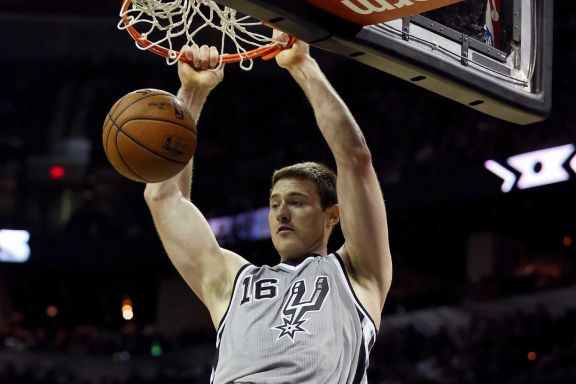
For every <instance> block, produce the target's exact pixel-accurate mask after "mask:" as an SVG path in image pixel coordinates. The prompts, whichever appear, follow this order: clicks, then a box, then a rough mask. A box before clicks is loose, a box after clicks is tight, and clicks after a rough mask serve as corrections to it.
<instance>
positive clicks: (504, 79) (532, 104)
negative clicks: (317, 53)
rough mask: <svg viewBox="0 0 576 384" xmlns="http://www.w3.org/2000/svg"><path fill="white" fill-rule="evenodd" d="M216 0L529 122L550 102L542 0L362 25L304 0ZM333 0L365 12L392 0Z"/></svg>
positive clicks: (486, 2) (481, 0)
mask: <svg viewBox="0 0 576 384" xmlns="http://www.w3.org/2000/svg"><path fill="white" fill-rule="evenodd" d="M216 1H217V2H218V3H220V4H223V5H226V6H228V7H230V8H233V9H236V10H238V11H240V12H242V13H245V14H249V15H251V16H254V17H256V18H258V19H260V20H263V21H265V22H266V23H268V24H271V25H274V26H276V27H277V28H278V29H281V30H283V31H284V32H287V33H289V34H292V35H294V36H296V37H297V38H299V39H301V40H304V41H306V42H308V43H310V44H312V45H314V46H316V47H318V48H321V49H325V50H327V51H331V52H334V53H336V54H339V55H342V56H346V57H349V58H350V59H353V60H356V61H359V62H362V63H364V64H367V65H369V66H372V67H375V68H378V69H380V70H382V71H384V72H387V73H390V74H392V75H394V76H397V77H399V78H401V79H404V80H406V81H408V82H411V83H414V84H416V85H418V86H420V87H423V88H425V89H428V90H430V91H432V92H435V93H438V94H440V95H443V96H445V97H448V98H450V99H452V100H455V101H457V102H459V103H462V104H464V105H467V106H469V107H471V108H473V109H475V110H478V111H480V112H483V113H486V114H489V115H492V116H494V117H497V118H499V119H502V120H506V121H510V122H514V123H517V124H530V123H534V122H537V121H540V120H543V119H544V118H546V116H547V115H548V113H549V112H550V109H551V86H552V85H551V84H552V83H551V78H552V73H551V72H552V25H553V24H552V23H553V20H552V15H553V8H552V7H553V1H550V0H466V1H464V2H461V3H457V4H453V5H448V6H445V7H443V8H440V9H437V10H434V11H430V12H426V13H423V14H420V15H413V16H408V17H404V18H402V19H398V20H392V21H387V22H382V23H378V24H372V25H366V26H363V25H360V24H357V23H353V22H350V21H348V20H344V19H342V18H339V17H336V16H334V15H333V14H331V13H328V12H326V11H324V10H321V9H319V8H318V7H316V6H314V5H312V4H311V3H310V2H308V1H307V0H216ZM324 1H325V2H328V0H324ZM334 1H336V0H334ZM339 1H340V2H341V3H344V2H348V3H351V4H352V3H354V2H355V3H354V4H356V6H357V7H364V8H362V12H368V13H370V12H377V11H378V7H377V6H376V5H375V4H381V5H382V4H384V3H386V4H390V3H393V1H384V0H371V1H368V0H339ZM315 2H318V0H315ZM399 2H402V3H412V2H411V1H406V0H401V1H399ZM370 5H371V6H372V8H370ZM380 8H382V7H380Z"/></svg>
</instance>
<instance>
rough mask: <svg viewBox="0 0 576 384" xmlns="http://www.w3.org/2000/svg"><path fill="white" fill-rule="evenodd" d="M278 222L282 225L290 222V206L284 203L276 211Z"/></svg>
mask: <svg viewBox="0 0 576 384" xmlns="http://www.w3.org/2000/svg"><path fill="white" fill-rule="evenodd" d="M276 220H277V221H278V222H280V223H287V222H289V221H290V212H289V211H288V205H287V204H286V203H284V202H282V203H281V204H280V206H279V207H278V209H277V211H276Z"/></svg>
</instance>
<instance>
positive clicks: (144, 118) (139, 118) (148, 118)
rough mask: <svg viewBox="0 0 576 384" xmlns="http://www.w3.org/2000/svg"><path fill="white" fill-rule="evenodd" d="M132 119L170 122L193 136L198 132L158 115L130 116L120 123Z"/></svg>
mask: <svg viewBox="0 0 576 384" xmlns="http://www.w3.org/2000/svg"><path fill="white" fill-rule="evenodd" d="M134 120H144V121H145V120H152V121H162V122H163V123H170V124H174V125H176V126H178V127H180V128H183V129H185V130H187V131H188V132H190V133H192V134H194V137H197V136H198V133H196V132H194V131H193V130H191V129H188V128H187V127H186V126H185V125H184V124H179V123H176V122H175V121H172V120H165V119H162V118H159V117H148V116H142V117H134V118H131V119H128V120H125V121H123V122H122V125H124V124H126V123H128V122H130V121H134ZM114 123H116V122H114Z"/></svg>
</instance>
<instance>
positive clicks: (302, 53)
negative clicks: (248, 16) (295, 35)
mask: <svg viewBox="0 0 576 384" xmlns="http://www.w3.org/2000/svg"><path fill="white" fill-rule="evenodd" d="M273 37H274V38H275V39H276V40H278V41H279V42H280V44H283V45H285V44H288V41H289V40H290V36H288V35H287V34H286V33H284V32H280V31H278V30H277V29H275V30H274V35H273ZM310 58H311V57H310V46H309V45H308V44H307V43H305V42H303V41H302V40H297V41H296V42H295V43H294V45H292V47H291V48H289V49H285V50H283V51H282V52H280V53H279V54H278V55H277V56H276V62H277V63H278V66H279V67H281V68H285V69H290V68H293V67H294V66H295V65H299V64H301V63H303V62H305V61H306V60H308V59H310Z"/></svg>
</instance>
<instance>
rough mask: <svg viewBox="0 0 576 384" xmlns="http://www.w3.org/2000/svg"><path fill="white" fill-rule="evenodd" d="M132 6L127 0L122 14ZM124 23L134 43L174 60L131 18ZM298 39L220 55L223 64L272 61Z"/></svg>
mask: <svg viewBox="0 0 576 384" xmlns="http://www.w3.org/2000/svg"><path fill="white" fill-rule="evenodd" d="M130 4H132V0H125V1H124V4H123V5H122V10H121V14H125V13H126V12H128V7H129V6H130ZM122 21H123V22H124V25H125V26H126V30H127V31H128V33H129V34H130V36H132V38H133V39H134V41H136V43H137V44H138V45H140V46H142V47H144V48H147V50H148V51H150V52H152V53H155V54H157V55H159V56H162V57H167V58H172V57H171V56H170V52H171V51H170V50H169V49H167V48H164V47H162V46H159V45H154V44H153V43H152V42H150V40H148V39H146V38H145V37H143V36H142V34H141V33H140V32H138V31H137V30H136V28H134V26H133V25H130V18H129V17H128V16H124V17H123V18H122ZM262 25H266V24H265V23H262ZM296 40H297V39H296V38H295V37H294V36H290V40H288V43H287V44H286V46H284V47H283V46H280V45H279V44H276V43H271V44H268V45H266V46H264V47H259V48H256V49H252V50H250V51H247V52H246V53H242V54H240V53H234V54H232V53H225V54H223V55H220V57H221V59H222V62H223V63H237V62H239V61H243V60H247V59H248V60H251V59H255V58H258V57H261V58H262V60H270V59H272V58H274V57H276V56H277V55H278V54H279V53H280V52H282V51H283V50H285V49H289V48H290V47H291V46H292V45H293V44H294V43H295V42H296ZM172 52H173V54H174V57H176V56H178V55H179V54H180V51H176V50H174V51H172ZM179 61H182V62H184V63H191V61H190V60H188V58H186V56H185V55H182V56H181V57H180V59H179Z"/></svg>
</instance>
